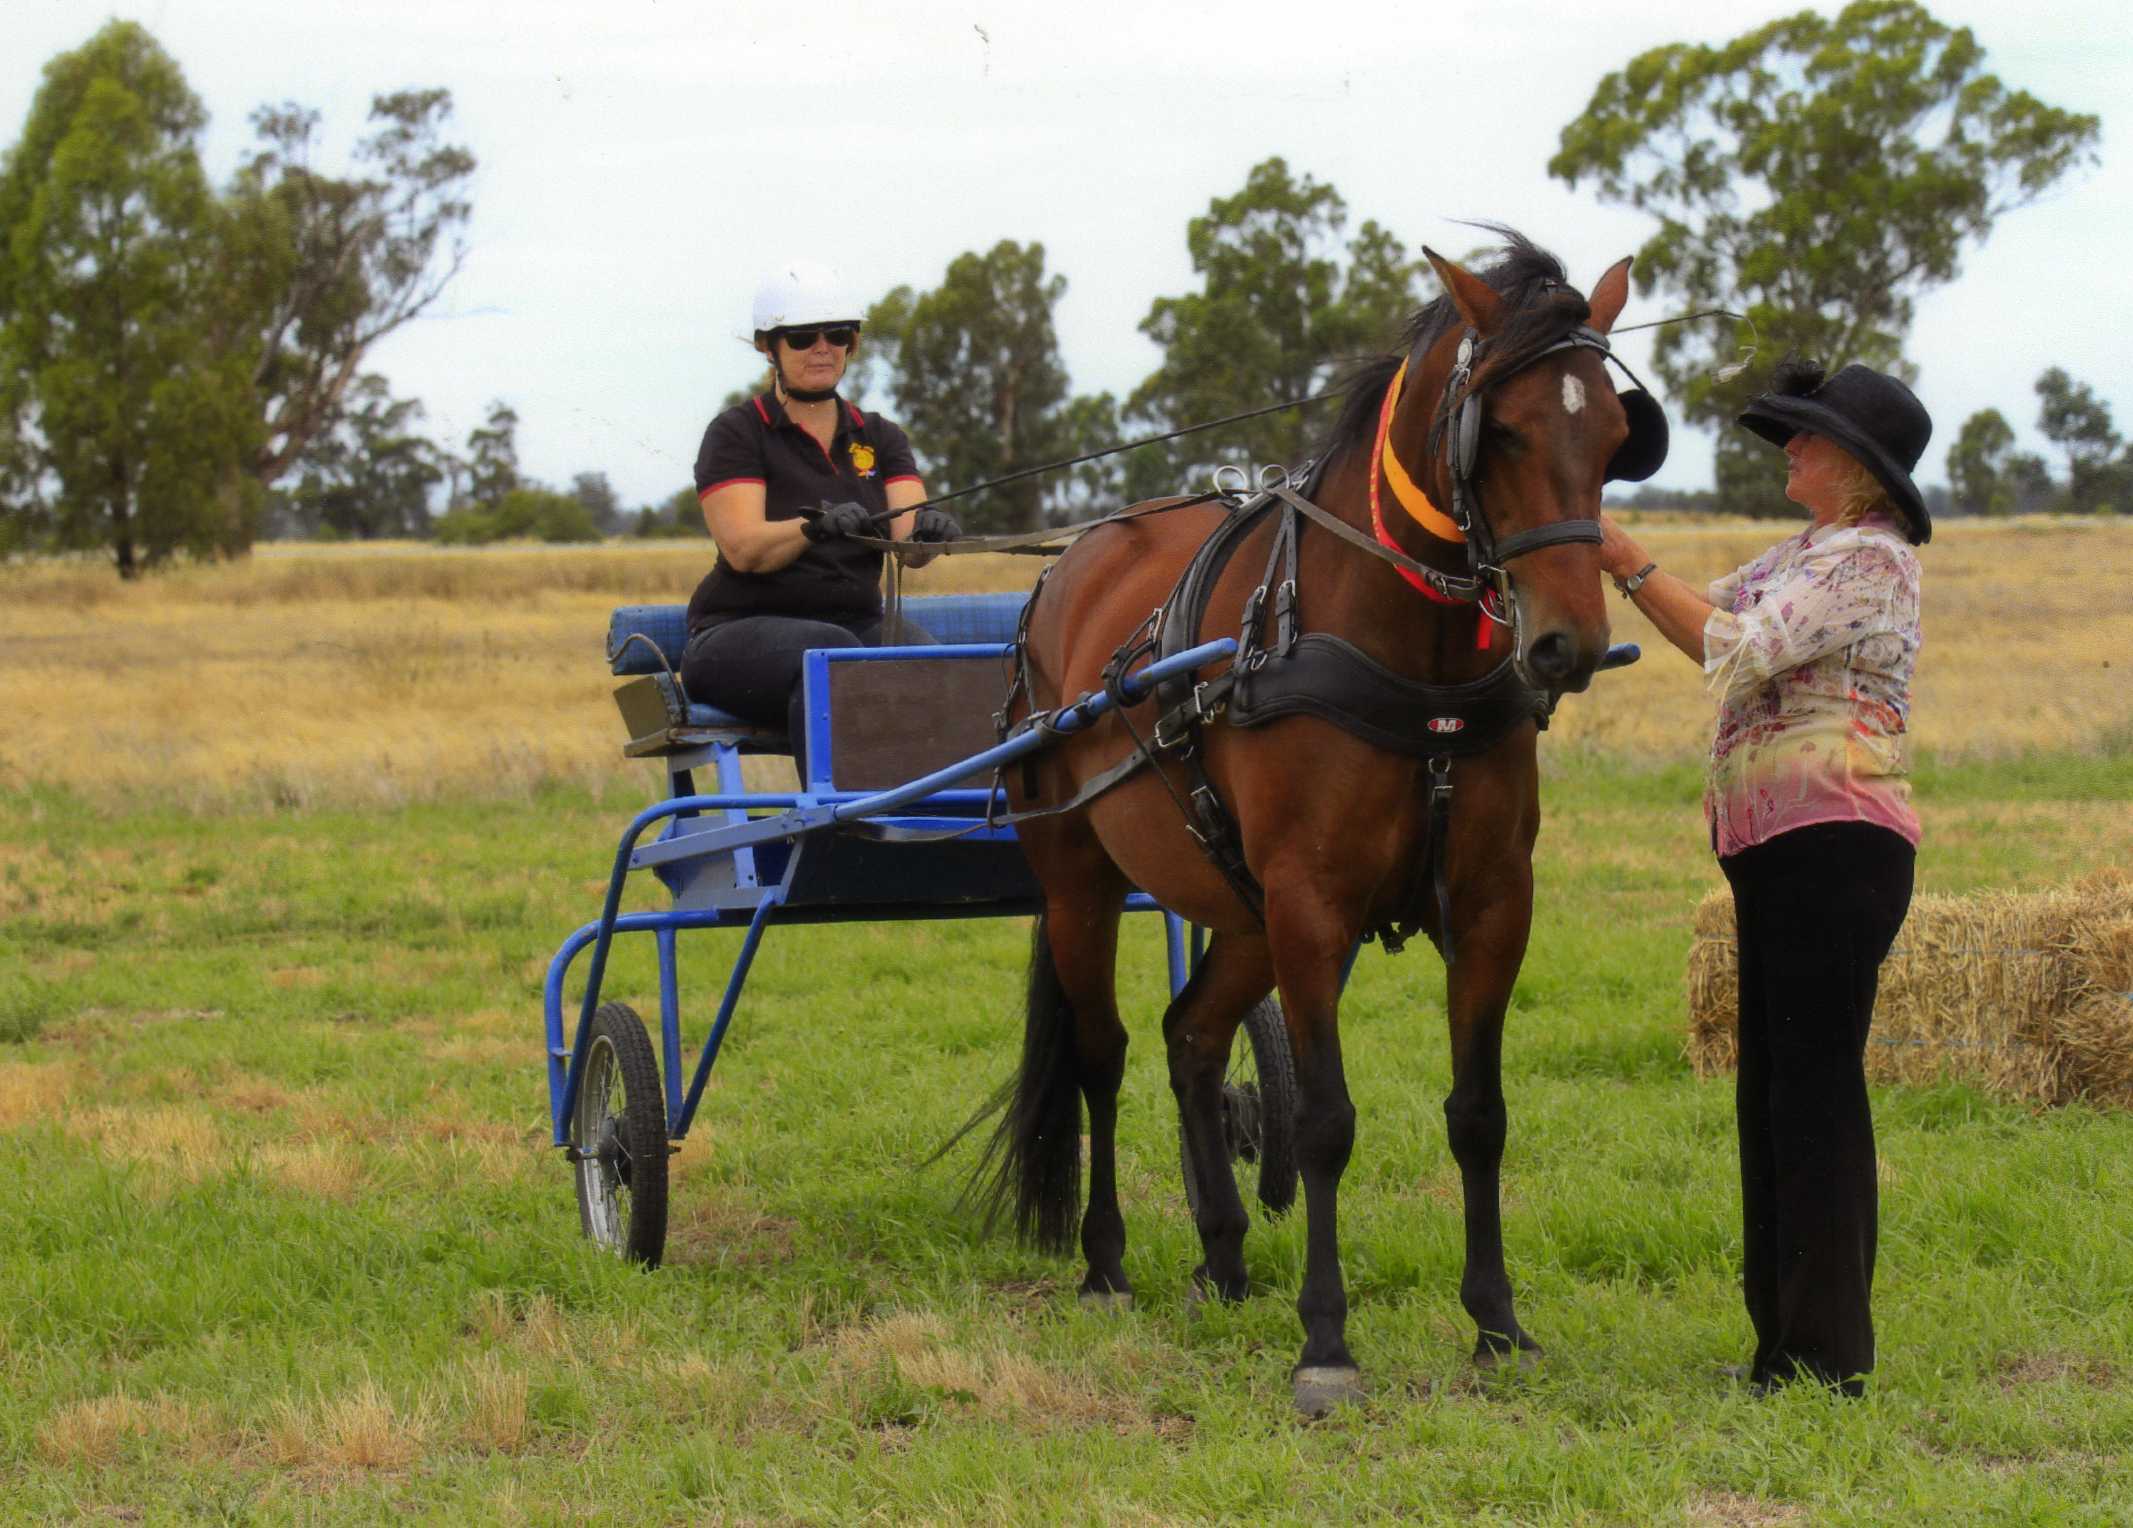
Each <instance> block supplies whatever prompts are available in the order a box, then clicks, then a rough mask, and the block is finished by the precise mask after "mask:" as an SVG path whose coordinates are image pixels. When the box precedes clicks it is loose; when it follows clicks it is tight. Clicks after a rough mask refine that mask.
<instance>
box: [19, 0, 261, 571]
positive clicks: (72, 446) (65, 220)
mask: <svg viewBox="0 0 2133 1528" xmlns="http://www.w3.org/2000/svg"><path fill="white" fill-rule="evenodd" d="M206 120H207V114H206V111H205V110H204V108H203V107H202V106H201V104H200V101H199V98H198V97H197V96H195V95H194V94H193V92H192V90H191V89H190V88H189V87H188V86H187V85H186V83H185V78H184V75H183V74H182V73H181V72H180V70H179V68H178V66H177V64H176V63H175V62H174V61H173V60H172V59H171V58H170V56H169V55H168V54H167V53H165V52H164V51H163V49H162V48H161V47H160V46H158V45H157V43H156V42H155V40H154V39H153V38H152V37H150V36H149V35H148V33H147V32H146V31H145V30H143V29H142V28H141V27H139V26H137V25H135V24H134V23H132V22H126V21H113V22H110V23H108V24H107V25H105V26H104V27H103V28H102V29H101V30H99V31H98V32H97V33H96V35H95V36H93V37H91V38H90V39H89V40H88V42H86V43H84V44H83V45H82V46H81V47H80V48H77V49H74V50H72V51H71V52H67V53H62V54H60V55H58V56H57V57H55V58H54V59H52V60H51V62H50V63H48V64H47V65H46V66H45V70H44V82H43V84H42V85H41V86H40V87H39V89H38V91H37V95H36V98H35V100H34V101H33V103H32V105H31V107H30V113H29V117H28V119H27V121H26V122H25V123H24V126H23V131H22V136H21V138H20V139H19V140H18V141H17V142H16V143H15V144H14V146H13V147H12V148H10V149H9V150H8V153H7V157H6V161H5V164H4V166H0V232H4V234H5V242H4V245H0V377H4V378H5V380H4V381H0V389H4V391H0V413H4V414H5V417H6V418H7V420H8V421H9V423H8V431H7V433H8V436H9V438H10V440H11V442H12V452H11V455H12V458H13V461H12V470H13V473H14V475H15V476H17V477H18V478H27V479H30V480H34V482H35V483H36V484H38V485H39V491H38V493H37V502H38V504H39V505H40V507H41V508H42V510H43V517H42V519H43V523H42V525H41V529H42V531H43V532H44V533H45V534H46V535H48V536H49V537H50V538H51V539H52V540H54V541H56V542H57V543H58V544H60V545H64V546H73V547H86V546H95V545H103V546H107V547H109V548H110V551H111V556H112V560H113V563H114V564H115V565H116V567H117V569H118V571H119V574H120V575H121V576H122V577H127V578H131V577H133V576H134V575H135V574H136V573H137V572H138V571H140V569H141V568H142V567H144V566H147V565H149V564H153V563H155V562H158V561H161V560H162V559H164V558H166V557H168V556H169V555H170V554H171V553H172V552H174V551H177V550H180V549H189V550H194V551H202V552H205V551H213V550H217V549H222V550H233V549H237V548H240V547H242V546H245V545H248V544H249V542H250V539H251V527H252V523H253V520H254V518H255V516H256V508H257V498H256V495H251V494H247V493H246V492H245V491H244V490H243V486H242V484H241V483H240V482H239V480H238V477H237V472H236V469H237V467H238V465H239V464H240V463H241V462H242V461H243V460H244V459H245V458H246V456H247V454H248V453H249V452H250V451H251V450H252V448H253V447H254V445H255V444H256V442H257V437H258V428H257V416H256V415H255V413H254V412H253V409H252V406H251V404H252V399H251V393H250V389H249V386H248V378H247V374H246V365H245V360H246V357H245V353H244V348H243V346H242V345H241V344H240V343H236V342H234V338H233V335H232V334H231V332H230V329H229V324H228V315H229V314H230V313H231V312H232V311H233V308H234V307H235V306H236V304H235V295H236V294H235V293H233V291H232V290H231V286H230V269H229V265H228V263H227V261H226V260H225V258H224V253H225V249H226V245H225V243H224V234H225V232H226V227H227V218H226V215H225V213H224V211H223V209H222V207H221V206H220V204H219V203H218V201H217V199H216V197H215V194H214V192H213V190H212V188H211V187H210V186H209V184H208V181H207V177H206V175H205V173H204V172H203V170H202V168H201V164H200V156H199V137H200V132H201V129H202V127H203V126H204V125H205V123H206ZM47 488H48V491H45V490H46V489H47Z"/></svg>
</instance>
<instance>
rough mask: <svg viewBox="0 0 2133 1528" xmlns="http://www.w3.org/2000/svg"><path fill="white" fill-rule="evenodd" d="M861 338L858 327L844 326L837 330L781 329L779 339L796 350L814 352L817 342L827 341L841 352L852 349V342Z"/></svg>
mask: <svg viewBox="0 0 2133 1528" xmlns="http://www.w3.org/2000/svg"><path fill="white" fill-rule="evenodd" d="M858 337H859V329H858V326H857V325H842V326H840V327H838V328H835V329H780V330H779V331H778V338H779V339H781V340H783V341H785V343H786V344H788V345H790V346H792V348H793V349H795V350H812V349H814V348H815V341H816V340H819V339H827V340H828V341H829V342H830V343H831V344H832V345H835V346H836V347H837V348H838V349H839V350H849V349H851V348H852V341H853V340H855V339H857V338H858Z"/></svg>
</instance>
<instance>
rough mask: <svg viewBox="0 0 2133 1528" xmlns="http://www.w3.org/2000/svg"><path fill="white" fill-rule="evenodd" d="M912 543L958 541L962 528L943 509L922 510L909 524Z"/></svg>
mask: <svg viewBox="0 0 2133 1528" xmlns="http://www.w3.org/2000/svg"><path fill="white" fill-rule="evenodd" d="M911 539H912V540H913V541H960V540H962V539H963V527H962V526H960V525H958V524H956V520H955V516H954V515H951V514H949V513H948V511H947V510H945V509H922V510H920V511H919V512H918V518H916V519H915V520H913V521H912V522H911Z"/></svg>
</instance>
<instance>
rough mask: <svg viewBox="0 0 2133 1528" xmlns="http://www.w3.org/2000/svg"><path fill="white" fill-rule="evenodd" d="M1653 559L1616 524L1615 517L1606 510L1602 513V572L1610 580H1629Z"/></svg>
mask: <svg viewBox="0 0 2133 1528" xmlns="http://www.w3.org/2000/svg"><path fill="white" fill-rule="evenodd" d="M1650 561H1651V559H1650V558H1649V557H1647V556H1645V555H1644V548H1643V547H1641V546H1639V545H1637V543H1636V542H1635V541H1633V540H1631V539H1630V535H1629V532H1627V531H1625V530H1623V529H1622V527H1621V526H1619V525H1617V524H1616V523H1615V517H1614V516H1613V515H1610V514H1609V513H1608V512H1607V511H1606V510H1604V509H1603V510H1601V511H1600V571H1601V572H1602V573H1605V574H1606V575H1607V576H1608V577H1609V578H1627V577H1629V576H1630V575H1631V574H1632V573H1634V572H1636V571H1637V570H1638V569H1639V568H1641V567H1643V566H1644V565H1645V564H1646V563H1647V562H1650Z"/></svg>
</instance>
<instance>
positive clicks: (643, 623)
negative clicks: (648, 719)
mask: <svg viewBox="0 0 2133 1528" xmlns="http://www.w3.org/2000/svg"><path fill="white" fill-rule="evenodd" d="M1028 602H1029V596H1028V595H1027V594H921V595H917V596H915V597H913V598H911V599H907V600H905V601H904V610H905V612H906V613H907V614H908V615H909V616H910V617H911V619H912V620H914V621H916V622H917V623H918V624H919V625H921V626H923V627H925V628H926V630H928V631H930V632H932V633H933V635H934V636H936V637H937V638H939V639H940V640H941V641H942V642H954V643H958V644H960V643H964V642H1012V641H1014V640H1015V623H1016V622H1017V621H1018V620H1020V619H1021V617H1022V607H1023V606H1024V605H1025V604H1027V603H1028ZM633 636H634V637H640V638H644V639H646V640H641V641H631V640H630V639H631V638H632V637H633ZM688 642H689V611H688V607H687V606H685V605H622V606H618V607H617V608H616V610H615V613H614V614H613V615H611V616H609V617H608V620H607V661H608V666H609V668H610V670H611V671H612V672H614V673H617V674H658V673H663V672H665V671H666V670H667V669H678V668H680V667H681V652H682V649H683V648H684V647H686V646H688ZM662 660H664V661H662Z"/></svg>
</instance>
